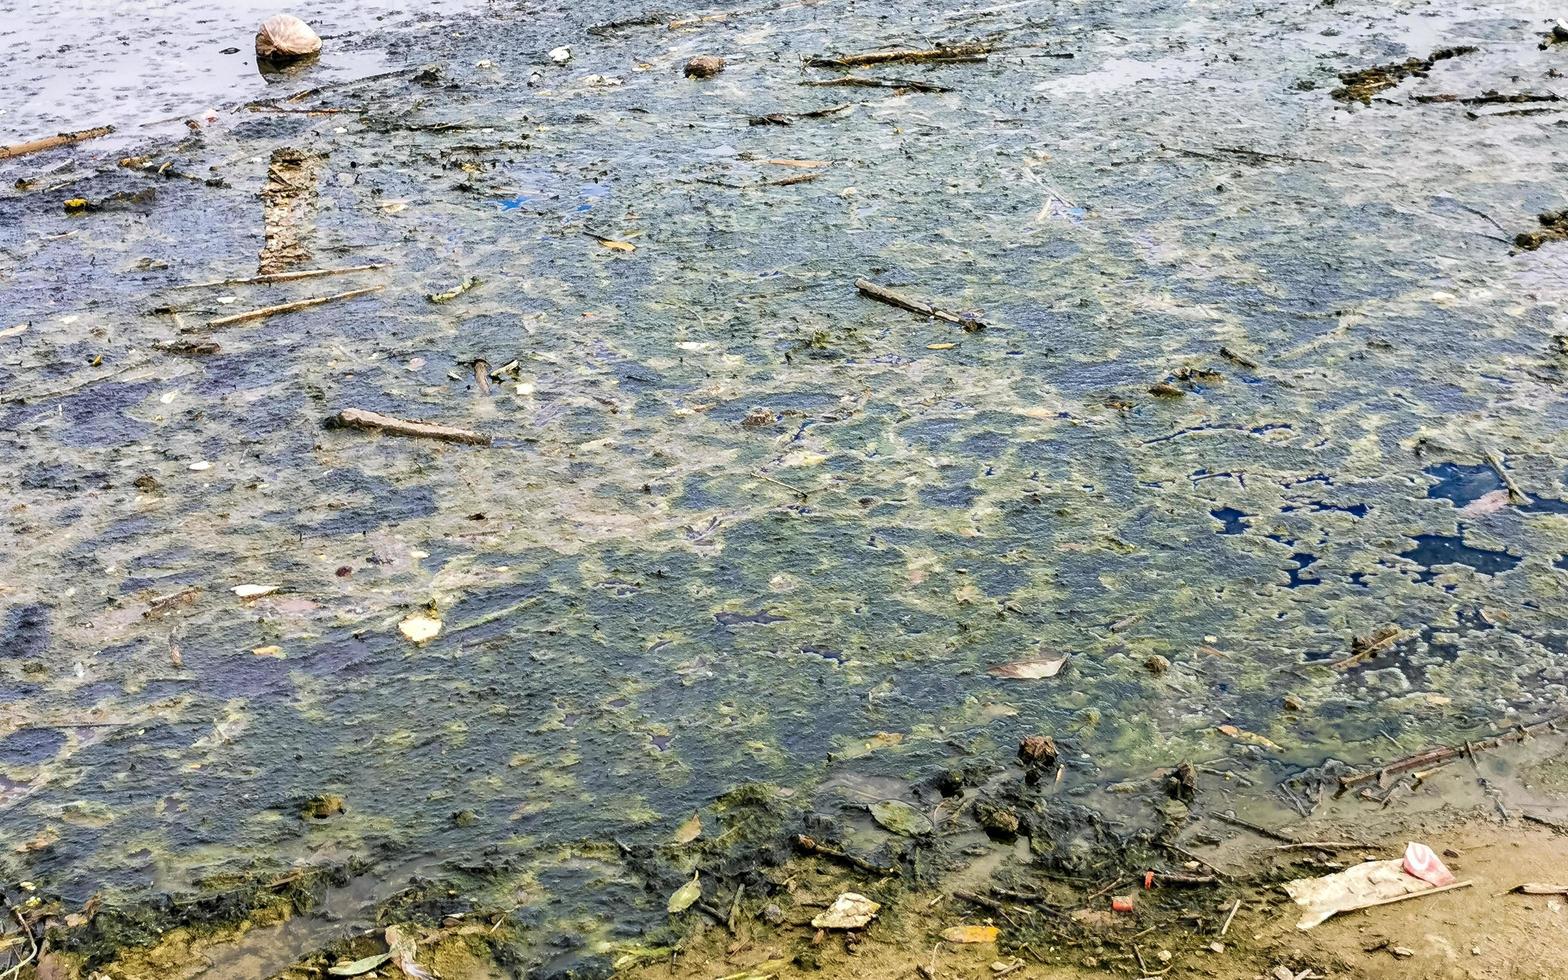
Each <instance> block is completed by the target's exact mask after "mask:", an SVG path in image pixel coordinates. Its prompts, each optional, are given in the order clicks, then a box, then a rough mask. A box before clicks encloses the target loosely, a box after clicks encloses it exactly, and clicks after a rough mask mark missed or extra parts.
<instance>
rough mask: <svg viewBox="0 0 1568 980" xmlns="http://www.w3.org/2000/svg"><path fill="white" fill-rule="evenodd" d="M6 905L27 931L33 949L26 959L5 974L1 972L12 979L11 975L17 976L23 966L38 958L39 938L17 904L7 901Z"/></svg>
mask: <svg viewBox="0 0 1568 980" xmlns="http://www.w3.org/2000/svg"><path fill="white" fill-rule="evenodd" d="M5 907H6V908H7V909H8V910H10V912H11V917H12V918H14V919H15V920H16V924H17V925H18V926H20V927H21V928H22V931H23V932H25V933H27V942H28V945H29V946H31V947H32V951H31V952H29V953H28V954H27V957H26V958H25V959H23V960H22V961H21V962H19V963H17V964H16V965H15V966H13V967H11V968H10V969H9V970H7V971H5V973H4V974H0V977H4V978H5V980H10V978H11V977H15V976H17V975H18V974H20V973H21V972H22V968H23V967H25V966H27V964H29V963H31V962H32V961H33V960H35V959H37V958H38V939H37V937H35V936H34V935H33V927H32V926H30V925H28V924H27V920H26V919H24V918H22V913H21V912H18V911H17V909H16V906H15V905H12V904H11V903H10V902H6V903H5Z"/></svg>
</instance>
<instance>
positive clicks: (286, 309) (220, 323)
mask: <svg viewBox="0 0 1568 980" xmlns="http://www.w3.org/2000/svg"><path fill="white" fill-rule="evenodd" d="M381 288H382V287H381V286H367V287H365V288H364V289H351V290H349V291H348V292H346V293H338V294H337V295H336V296H317V297H314V298H312V299H302V300H296V301H295V302H293V303H280V304H278V305H277V306H263V307H262V308H261V309H259V310H246V311H245V312H244V313H235V314H234V315H233V316H220V317H218V318H217V319H216V320H208V321H207V322H206V323H204V324H200V325H197V326H194V327H184V328H182V332H184V333H205V332H206V331H209V330H222V329H223V328H224V327H232V326H233V325H234V324H236V323H248V322H250V321H251V320H265V319H266V318H267V317H269V316H277V315H278V314H280V313H293V312H294V311H295V310H307V309H309V308H311V307H312V306H320V305H321V304H323V303H332V302H336V301H337V300H340V299H353V298H355V297H356V296H366V295H368V294H370V293H374V292H376V291H377V290H379V289H381Z"/></svg>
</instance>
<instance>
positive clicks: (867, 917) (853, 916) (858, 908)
mask: <svg viewBox="0 0 1568 980" xmlns="http://www.w3.org/2000/svg"><path fill="white" fill-rule="evenodd" d="M881 908H882V906H881V905H880V904H878V903H876V902H873V901H872V900H871V899H869V898H867V897H866V896H864V895H857V894H855V893H854V892H844V893H843V894H842V895H840V896H839V897H838V898H836V899H834V900H833V904H832V905H830V906H828V909H827V911H826V912H823V913H822V914H820V915H818V916H817V917H815V918H813V919H812V920H811V925H812V926H813V927H814V928H817V929H859V928H861V927H863V926H864V925H865V924H866V923H868V922H870V921H871V920H872V919H874V918H876V916H877V911H878V910H880V909H881Z"/></svg>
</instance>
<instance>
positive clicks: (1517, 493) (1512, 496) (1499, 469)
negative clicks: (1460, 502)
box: [1485, 449, 1531, 507]
mask: <svg viewBox="0 0 1568 980" xmlns="http://www.w3.org/2000/svg"><path fill="white" fill-rule="evenodd" d="M1485 456H1486V465H1488V466H1490V467H1491V468H1492V471H1493V472H1494V473H1496V474H1497V478H1498V479H1499V480H1502V481H1503V486H1505V487H1507V488H1508V502H1509V503H1511V504H1514V505H1515V506H1520V507H1523V506H1526V505H1528V504H1529V503H1531V500H1530V498H1529V497H1528V496H1527V495H1526V494H1525V492H1524V491H1523V490H1521V489H1519V484H1517V483H1515V482H1514V478H1513V477H1511V476H1509V475H1508V471H1507V470H1505V469H1503V461H1502V460H1501V459H1500V458H1498V455H1497V454H1496V453H1494V452H1492V451H1491V450H1490V449H1488V450H1487V451H1486V453H1485Z"/></svg>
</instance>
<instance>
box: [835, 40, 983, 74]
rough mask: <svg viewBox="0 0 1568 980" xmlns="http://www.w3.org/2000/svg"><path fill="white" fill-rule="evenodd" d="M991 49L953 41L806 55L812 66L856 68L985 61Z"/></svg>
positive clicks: (981, 45)
mask: <svg viewBox="0 0 1568 980" xmlns="http://www.w3.org/2000/svg"><path fill="white" fill-rule="evenodd" d="M990 53H991V46H990V45H989V44H955V45H952V46H950V47H940V48H928V49H923V50H914V49H909V48H902V49H898V50H894V51H868V52H865V53H863V54H839V55H817V56H816V57H814V58H807V59H806V64H807V65H808V66H809V67H812V68H859V67H862V66H864V65H889V64H894V63H901V62H912V61H936V62H976V61H985V60H986V55H988V54H990Z"/></svg>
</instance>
